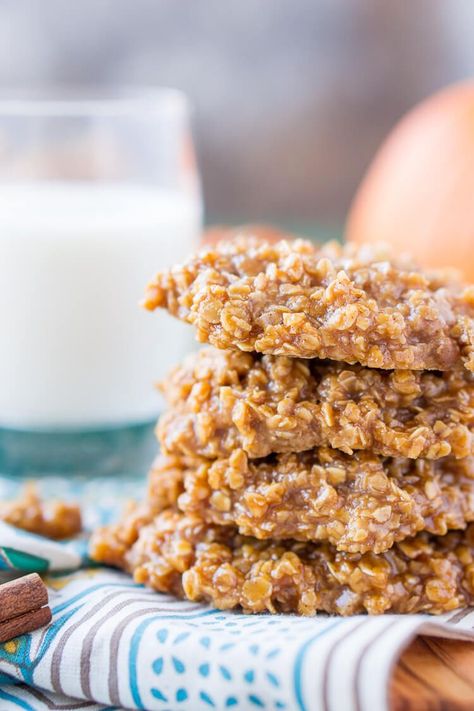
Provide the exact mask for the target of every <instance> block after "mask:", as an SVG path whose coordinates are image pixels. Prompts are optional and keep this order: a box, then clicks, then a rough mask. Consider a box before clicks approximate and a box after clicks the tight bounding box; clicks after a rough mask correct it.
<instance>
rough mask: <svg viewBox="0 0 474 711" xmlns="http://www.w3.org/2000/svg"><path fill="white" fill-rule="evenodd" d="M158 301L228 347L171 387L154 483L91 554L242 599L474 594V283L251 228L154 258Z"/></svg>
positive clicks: (390, 604) (319, 605) (338, 605)
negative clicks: (196, 249)
mask: <svg viewBox="0 0 474 711" xmlns="http://www.w3.org/2000/svg"><path fill="white" fill-rule="evenodd" d="M262 229H263V228H261V227H259V228H258V234H260V235H263V234H264V233H265V232H264V231H263V232H262ZM269 234H270V233H269ZM220 236H221V235H220V233H219V235H218V237H220ZM229 236H230V233H229ZM232 236H233V237H234V235H232ZM271 237H272V239H273V235H271ZM145 306H146V307H147V308H148V309H150V310H153V309H155V308H157V307H163V308H166V309H168V311H169V312H170V313H171V314H173V315H174V316H177V317H178V318H180V319H182V320H183V321H186V322H188V323H191V324H193V325H194V326H195V329H196V332H197V337H198V340H200V341H203V342H207V343H210V344H211V345H212V346H215V347H217V348H212V347H211V348H209V347H208V348H204V349H202V350H201V351H200V352H199V353H196V354H193V355H191V356H189V358H188V359H187V360H186V361H185V362H184V363H183V364H181V365H178V366H177V367H176V368H175V369H174V371H173V372H172V373H171V374H170V377H169V378H168V379H167V380H166V381H165V382H164V383H163V384H162V385H161V389H162V391H163V393H164V395H165V398H166V400H167V402H168V406H169V409H168V411H167V412H166V413H165V414H164V415H163V416H162V418H161V420H160V422H159V424H158V426H157V436H158V438H159V441H160V444H161V449H162V454H161V455H160V456H159V457H158V459H157V460H156V462H155V463H154V465H153V467H152V469H151V472H150V476H149V485H148V493H147V496H146V498H145V501H143V502H142V503H141V504H137V505H135V506H132V507H130V508H129V509H128V510H127V511H126V512H125V513H124V515H123V517H122V519H121V520H119V521H118V522H117V523H116V524H113V525H110V526H107V527H105V528H103V529H100V530H98V531H96V532H95V534H94V536H93V538H92V540H91V548H90V554H91V556H92V558H93V559H95V560H97V561H98V562H102V563H106V564H109V565H114V566H117V567H120V568H123V569H124V570H127V571H128V572H130V573H131V574H132V575H133V576H134V578H135V580H136V581H137V582H139V583H145V584H146V585H148V586H150V587H152V588H154V589H155V590H157V591H161V592H172V593H173V594H175V595H177V596H180V597H186V598H188V599H190V600H200V601H203V602H209V603H211V604H213V605H215V606H217V607H219V608H222V609H230V608H240V609H241V610H243V611H245V612H265V611H268V612H271V613H276V612H296V613H298V614H302V615H314V614H316V613H317V612H318V611H324V612H327V613H334V614H340V615H351V614H355V613H359V612H368V613H370V614H381V613H384V612H388V611H391V612H397V613H414V612H429V613H433V614H437V613H442V612H446V611H449V610H453V609H455V608H457V607H460V606H463V605H468V604H474V438H473V430H474V287H469V286H466V285H463V284H461V283H460V282H459V280H457V278H456V277H454V276H453V275H452V274H451V273H448V272H446V273H436V274H434V273H433V274H427V273H424V272H423V271H422V270H421V269H419V268H418V267H417V266H416V265H413V264H412V263H410V261H408V260H407V259H405V258H403V257H397V258H395V259H394V258H393V257H389V256H388V255H387V253H386V252H385V251H384V250H383V249H375V250H374V249H373V248H364V249H359V250H354V249H352V248H349V247H338V246H337V245H334V244H330V245H325V246H323V247H316V246H313V245H312V244H310V243H309V242H305V241H301V240H281V241H278V242H274V241H262V239H258V238H256V237H254V236H252V235H251V234H244V235H241V236H237V237H234V238H233V239H231V240H228V241H220V242H218V243H217V244H214V245H211V246H210V247H209V248H207V249H205V250H203V251H202V252H201V253H199V254H198V255H197V256H196V257H193V258H191V259H190V260H189V261H188V262H187V263H186V264H184V265H182V266H178V267H175V268H173V269H171V270H170V271H167V272H164V273H161V274H158V276H157V277H156V278H155V280H154V281H153V282H152V283H151V284H150V285H149V287H148V290H147V294H146V298H145ZM471 522H472V523H471Z"/></svg>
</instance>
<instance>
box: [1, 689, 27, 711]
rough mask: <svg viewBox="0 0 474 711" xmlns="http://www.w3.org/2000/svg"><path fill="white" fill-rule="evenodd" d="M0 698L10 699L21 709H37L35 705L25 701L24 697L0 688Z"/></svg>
mask: <svg viewBox="0 0 474 711" xmlns="http://www.w3.org/2000/svg"><path fill="white" fill-rule="evenodd" d="M0 699H4V700H5V701H10V703H12V704H14V705H15V706H18V708H20V709H25V711H35V709H34V707H33V706H31V705H30V704H29V703H28V701H25V700H24V699H19V698H18V697H16V696H13V695H12V694H9V693H8V692H7V691H3V690H2V689H0Z"/></svg>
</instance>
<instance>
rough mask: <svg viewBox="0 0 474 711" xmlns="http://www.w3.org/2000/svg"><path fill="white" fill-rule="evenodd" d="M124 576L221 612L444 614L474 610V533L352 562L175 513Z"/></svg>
mask: <svg viewBox="0 0 474 711" xmlns="http://www.w3.org/2000/svg"><path fill="white" fill-rule="evenodd" d="M102 552H103V553H106V551H102ZM99 561H100V562H104V561H105V562H107V561H106V558H99ZM124 568H125V569H126V570H128V571H129V572H130V573H131V574H133V576H134V578H135V581H136V582H138V583H144V584H146V585H148V586H149V587H151V588H154V589H155V590H158V591H160V592H167V593H170V592H171V593H173V594H175V595H177V596H179V597H185V598H188V599H190V600H198V601H203V602H210V603H212V604H213V605H214V606H216V607H218V608H221V609H231V608H237V607H238V608H241V609H242V610H243V611H244V612H265V611H268V612H272V613H275V612H296V613H298V614H301V615H314V614H315V613H316V612H318V611H324V612H328V613H331V614H338V615H352V614H355V613H360V612H368V613H370V614H381V613H384V612H394V613H414V612H428V613H432V614H439V613H443V612H447V611H449V610H454V609H456V608H458V607H461V606H465V605H469V604H472V603H474V526H470V527H469V528H468V529H467V530H466V531H464V532H456V533H449V534H447V535H446V536H442V537H439V538H437V537H435V536H430V535H428V534H426V533H421V534H419V535H418V536H417V537H416V538H414V539H409V540H406V541H404V542H403V543H398V544H396V545H395V546H394V547H393V548H392V549H391V550H390V551H387V552H386V553H383V554H375V553H364V554H351V553H341V552H339V553H338V552H336V551H335V550H334V549H333V548H332V547H331V546H328V545H326V544H319V545H317V544H312V543H296V542H294V541H280V542H272V541H259V540H257V539H255V538H248V537H243V536H241V535H240V534H238V533H237V531H236V530H235V529H234V528H230V527H222V526H216V525H209V524H206V523H204V522H203V521H202V519H200V518H199V517H198V516H196V515H183V514H180V513H177V512H176V511H172V510H166V511H164V512H163V513H161V514H159V515H158V516H156V518H155V519H154V520H153V522H152V523H151V524H149V525H148V526H145V527H144V528H142V529H141V530H140V532H139V536H138V539H137V541H136V542H135V544H134V545H133V546H132V547H131V549H130V551H129V552H128V554H127V555H126V556H125V560H124Z"/></svg>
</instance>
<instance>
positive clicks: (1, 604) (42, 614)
mask: <svg viewBox="0 0 474 711" xmlns="http://www.w3.org/2000/svg"><path fill="white" fill-rule="evenodd" d="M47 603H48V590H47V588H46V585H45V584H44V583H43V581H42V580H41V578H40V576H39V575H38V574H37V573H32V574H31V575H24V576H23V577H22V578H17V579H16V580H12V581H11V582H9V583H4V584H3V585H0V643H2V642H7V641H8V640H9V639H13V638H14V637H19V636H20V635H22V634H26V633H27V632H32V631H33V630H36V629H38V628H39V627H43V625H46V624H48V622H51V610H50V608H49V607H48V606H47Z"/></svg>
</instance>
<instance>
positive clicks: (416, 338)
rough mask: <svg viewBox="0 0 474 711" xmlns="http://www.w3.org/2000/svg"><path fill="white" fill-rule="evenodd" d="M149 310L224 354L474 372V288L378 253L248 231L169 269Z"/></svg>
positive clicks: (150, 293)
mask: <svg viewBox="0 0 474 711" xmlns="http://www.w3.org/2000/svg"><path fill="white" fill-rule="evenodd" d="M144 306H145V307H146V308H147V309H149V310H154V309H156V308H158V307H162V308H166V309H168V311H169V312H170V313H171V314H173V315H174V316H177V317H178V318H180V319H181V320H183V321H186V322H188V323H191V324H193V325H194V326H195V327H196V329H197V338H198V340H199V341H203V342H208V343H211V344H213V345H215V346H217V347H218V348H230V349H235V348H239V349H240V350H243V351H256V352H258V353H264V354H270V355H287V356H294V357H300V358H328V359H332V360H336V361H343V362H345V363H360V364H362V365H364V366H367V367H369V368H386V369H395V368H397V369H408V368H409V369H412V370H425V369H426V370H449V369H451V368H452V367H453V366H454V365H455V364H456V363H458V362H460V361H462V362H463V363H464V365H465V367H466V368H467V369H469V370H474V287H469V286H468V287H466V286H465V285H462V284H460V283H457V282H455V281H453V280H452V279H450V278H449V275H448V274H446V275H440V274H439V273H438V274H429V273H424V272H422V271H421V270H420V269H419V268H418V267H416V266H414V265H413V264H411V263H409V262H407V261H405V260H403V259H398V258H397V259H393V258H391V259H389V258H388V256H387V253H386V252H384V251H383V250H381V249H374V248H372V247H364V248H362V249H359V250H356V249H354V248H353V247H349V246H345V247H341V246H339V245H337V244H335V243H330V244H328V245H324V246H318V245H313V244H311V243H310V242H307V241H304V240H292V241H286V240H283V241H280V242H277V243H276V244H270V243H268V242H262V241H261V240H258V239H255V238H254V237H252V236H250V235H243V236H241V237H239V238H236V239H234V240H231V241H229V242H219V243H218V244H216V245H215V246H211V247H209V248H207V249H204V250H202V251H201V252H199V253H198V254H197V255H196V256H193V257H191V258H190V259H189V260H188V261H187V262H186V263H185V264H183V265H181V266H176V267H174V268H172V269H170V270H168V271H163V272H160V273H159V274H158V275H157V276H156V277H155V279H154V280H153V281H152V282H151V283H150V284H149V286H148V288H147V292H146V296H145V300H144Z"/></svg>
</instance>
